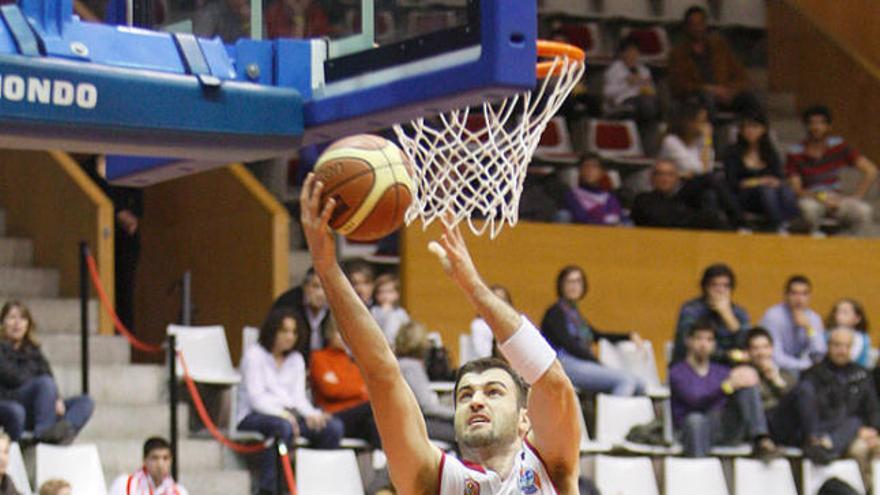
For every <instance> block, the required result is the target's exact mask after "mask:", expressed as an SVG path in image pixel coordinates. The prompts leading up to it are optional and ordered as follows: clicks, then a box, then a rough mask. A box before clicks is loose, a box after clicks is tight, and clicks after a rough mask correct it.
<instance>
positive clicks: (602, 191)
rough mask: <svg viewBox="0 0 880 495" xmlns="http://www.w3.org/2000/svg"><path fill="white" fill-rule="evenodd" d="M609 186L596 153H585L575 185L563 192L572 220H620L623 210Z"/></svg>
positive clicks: (598, 222)
mask: <svg viewBox="0 0 880 495" xmlns="http://www.w3.org/2000/svg"><path fill="white" fill-rule="evenodd" d="M611 189H612V186H611V182H610V181H609V180H608V174H606V173H605V169H604V168H603V167H602V162H601V161H600V160H599V156H598V155H595V154H588V155H585V156H584V157H583V158H582V159H581V164H580V169H579V171H578V185H577V186H575V187H573V188H571V189H569V190H568V192H566V194H565V205H566V210H567V212H568V214H569V215H570V216H571V221H572V222H574V223H585V224H590V225H618V224H620V222H621V219H622V216H623V210H622V209H621V208H620V201H618V199H617V197H616V196H615V195H614V193H613V192H611Z"/></svg>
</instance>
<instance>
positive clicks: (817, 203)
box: [786, 106, 877, 235]
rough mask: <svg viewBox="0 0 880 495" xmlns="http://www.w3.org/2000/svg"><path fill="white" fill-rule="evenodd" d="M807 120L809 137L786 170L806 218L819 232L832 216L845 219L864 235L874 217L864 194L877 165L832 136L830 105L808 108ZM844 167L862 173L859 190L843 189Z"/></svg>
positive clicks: (794, 152)
mask: <svg viewBox="0 0 880 495" xmlns="http://www.w3.org/2000/svg"><path fill="white" fill-rule="evenodd" d="M803 121H804V125H805V126H806V127H807V138H806V139H805V140H804V141H803V142H802V143H799V144H796V145H794V146H792V147H791V149H790V150H789V153H788V161H787V164H786V170H787V172H788V176H789V178H790V180H791V184H792V188H793V189H794V190H795V192H796V193H797V195H798V197H799V204H800V208H801V213H802V214H803V216H804V220H806V221H807V222H808V223H809V224H810V228H811V229H812V231H813V232H816V231H818V228H819V224H820V222H821V221H822V219H823V218H825V217H826V216H828V217H831V218H835V219H837V220H839V221H840V222H842V223H843V224H844V225H845V226H846V227H847V228H848V229H849V230H850V232H852V233H853V234H857V235H858V234H861V233H862V232H863V230H864V228H865V227H866V226H867V225H868V224H869V223H871V220H872V217H873V211H872V208H871V206H870V205H869V204H868V203H866V202H865V201H864V197H865V194H866V193H867V192H868V190H869V189H870V188H871V185H872V184H873V183H874V179H875V178H876V177H877V167H876V166H875V165H874V163H873V162H871V160H869V159H868V158H866V157H865V156H864V155H862V154H860V153H859V152H858V151H857V150H856V149H855V148H853V147H852V146H850V145H849V143H847V142H846V141H844V140H843V138H841V137H839V136H833V135H831V111H830V110H829V109H828V108H827V107H825V106H814V107H810V108H808V109H807V110H806V111H805V112H804V115H803ZM844 167H855V168H856V169H858V171H859V172H860V174H861V180H860V181H859V184H858V186H857V187H856V190H855V191H854V192H852V193H850V194H847V193H845V192H843V191H842V188H841V177H840V176H841V170H842V169H843V168H844Z"/></svg>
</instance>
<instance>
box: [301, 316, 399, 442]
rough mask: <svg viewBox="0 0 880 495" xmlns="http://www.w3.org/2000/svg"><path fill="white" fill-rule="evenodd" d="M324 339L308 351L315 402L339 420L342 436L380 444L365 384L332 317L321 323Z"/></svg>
mask: <svg viewBox="0 0 880 495" xmlns="http://www.w3.org/2000/svg"><path fill="white" fill-rule="evenodd" d="M324 342H326V343H327V346H326V347H324V348H323V349H321V350H320V351H315V352H313V353H312V362H311V364H310V366H309V378H310V382H311V384H312V394H313V396H314V398H315V404H316V405H317V406H318V407H320V408H321V409H323V410H324V411H327V412H328V413H330V414H332V415H333V416H334V417H336V418H339V420H340V421H342V424H343V425H344V426H345V436H347V437H352V438H361V439H363V440H366V441H367V443H369V444H370V445H371V446H372V447H374V448H380V447H381V445H382V442H381V440H380V439H379V432H378V430H376V422H375V420H374V419H373V411H372V410H371V409H370V402H369V400H370V397H369V395H368V394H367V385H366V384H365V383H364V377H363V376H362V375H361V372H360V370H359V369H358V367H357V365H356V364H355V363H354V360H352V358H351V355H349V353H348V348H347V347H346V346H345V342H343V340H342V336H341V335H340V334H339V329H338V328H336V322H335V321H334V320H332V319H331V320H330V324H328V325H327V326H325V327H324Z"/></svg>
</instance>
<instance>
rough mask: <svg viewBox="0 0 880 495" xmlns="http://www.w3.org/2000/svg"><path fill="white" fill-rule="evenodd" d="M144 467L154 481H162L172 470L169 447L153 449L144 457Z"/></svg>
mask: <svg viewBox="0 0 880 495" xmlns="http://www.w3.org/2000/svg"><path fill="white" fill-rule="evenodd" d="M144 467H145V468H146V469H147V473H148V474H149V475H150V477H151V478H153V481H155V482H157V483H161V482H162V480H164V479H165V478H166V477H167V476H168V473H169V472H171V451H170V450H168V449H153V450H151V451H150V453H149V454H147V457H145V458H144Z"/></svg>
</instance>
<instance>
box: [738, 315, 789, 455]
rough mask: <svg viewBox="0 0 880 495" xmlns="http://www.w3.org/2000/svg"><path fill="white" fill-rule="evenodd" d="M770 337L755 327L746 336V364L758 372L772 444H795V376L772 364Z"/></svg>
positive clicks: (772, 351)
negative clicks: (793, 419) (792, 411)
mask: <svg viewBox="0 0 880 495" xmlns="http://www.w3.org/2000/svg"><path fill="white" fill-rule="evenodd" d="M773 346H774V343H773V337H772V336H771V335H770V332H768V331H767V329H765V328H762V327H755V328H752V329H751V330H749V331H748V333H747V334H746V352H747V353H748V355H749V362H750V363H751V364H752V366H753V367H754V368H755V370H756V371H757V372H758V379H759V380H760V387H761V405H762V406H763V407H764V414H766V415H767V425H768V426H769V428H770V436H771V437H772V438H773V440H774V442H777V443H780V444H788V443H794V444H796V441H795V440H794V438H793V437H794V435H795V434H796V433H795V431H796V428H794V427H793V426H794V425H793V423H794V421H792V417H791V413H790V410H789V409H790V408H789V407H785V406H787V405H788V404H789V403H790V402H791V395H790V392H791V391H792V390H793V389H794V387H795V385H797V377H796V376H795V375H794V373H792V372H790V371H788V370H785V369H782V368H780V367H779V366H777V365H776V363H775V362H774V361H773V353H774V350H773Z"/></svg>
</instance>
